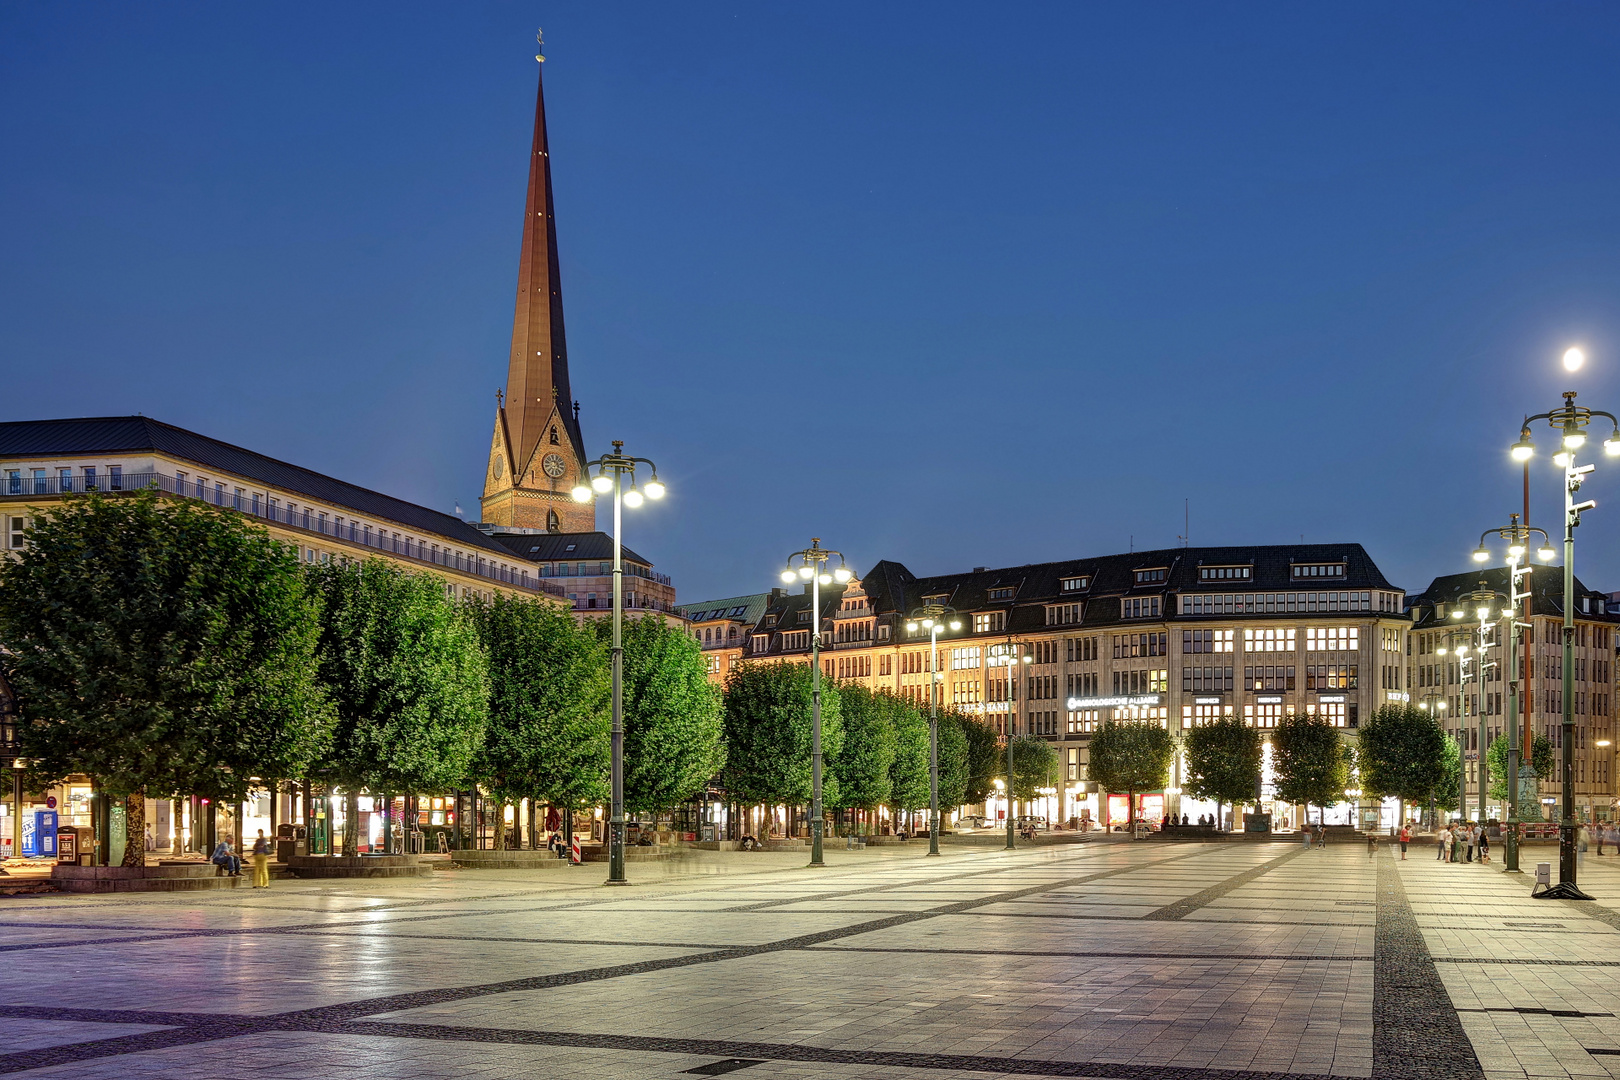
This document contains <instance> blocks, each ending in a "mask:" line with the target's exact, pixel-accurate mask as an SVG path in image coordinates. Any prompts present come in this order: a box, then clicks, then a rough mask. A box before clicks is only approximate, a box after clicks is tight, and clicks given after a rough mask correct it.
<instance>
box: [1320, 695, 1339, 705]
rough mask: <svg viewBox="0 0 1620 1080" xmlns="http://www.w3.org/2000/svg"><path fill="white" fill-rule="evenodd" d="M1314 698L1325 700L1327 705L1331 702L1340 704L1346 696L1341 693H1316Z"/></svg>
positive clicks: (1331, 703)
mask: <svg viewBox="0 0 1620 1080" xmlns="http://www.w3.org/2000/svg"><path fill="white" fill-rule="evenodd" d="M1316 700H1317V701H1322V702H1326V703H1327V704H1329V705H1333V704H1341V705H1342V704H1343V703H1344V702H1345V700H1346V698H1345V696H1344V695H1343V694H1318V695H1316Z"/></svg>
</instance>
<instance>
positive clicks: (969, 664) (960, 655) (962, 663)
mask: <svg viewBox="0 0 1620 1080" xmlns="http://www.w3.org/2000/svg"><path fill="white" fill-rule="evenodd" d="M980 656H981V651H980V649H979V647H978V646H977V645H975V646H974V647H972V648H971V649H952V650H951V668H952V670H955V671H961V670H963V669H966V668H979V667H982V666H984V665H983V663H982V661H981V660H980Z"/></svg>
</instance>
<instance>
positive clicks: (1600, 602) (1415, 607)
mask: <svg viewBox="0 0 1620 1080" xmlns="http://www.w3.org/2000/svg"><path fill="white" fill-rule="evenodd" d="M1481 581H1484V582H1485V591H1486V592H1495V593H1500V594H1502V595H1503V596H1506V595H1507V592H1508V572H1507V567H1505V566H1493V567H1490V568H1489V569H1484V570H1470V571H1468V572H1467V573H1463V574H1447V575H1446V576H1444V577H1437V578H1435V579H1434V580H1433V581H1432V582H1430V583H1429V587H1428V588H1427V589H1425V590H1424V591H1423V592H1421V593H1418V594H1416V595H1414V596H1408V597H1407V598H1406V606H1407V610H1408V611H1410V612H1411V614H1412V616H1413V620H1412V628H1413V629H1414V630H1432V629H1434V628H1436V627H1439V626H1457V625H1460V624H1463V623H1468V622H1470V621H1471V618H1464V619H1453V618H1451V617H1450V616H1451V611H1452V605H1453V604H1455V603H1456V602H1457V598H1458V597H1460V596H1462V595H1464V594H1465V593H1471V592H1473V591H1475V590H1476V589H1479V587H1480V582H1481ZM1575 596H1576V606H1575V617H1576V618H1577V619H1590V620H1594V621H1598V622H1609V623H1620V613H1616V614H1610V613H1609V604H1608V599H1609V597H1608V594H1607V593H1601V592H1598V591H1596V590H1594V589H1588V588H1587V587H1586V586H1585V585H1582V584H1581V579H1580V578H1578V577H1577V578H1576V579H1575ZM1582 597H1587V598H1589V599H1590V600H1591V610H1590V611H1582V610H1581V608H1580V598H1582ZM1530 599H1531V606H1530V610H1531V612H1532V613H1534V614H1536V615H1553V616H1558V617H1560V618H1561V617H1562V616H1563V614H1564V570H1563V567H1560V566H1536V565H1532V566H1531V568H1530ZM1440 604H1445V605H1446V613H1445V615H1444V616H1440V617H1438V618H1437V617H1436V611H1437V609H1438V605H1440Z"/></svg>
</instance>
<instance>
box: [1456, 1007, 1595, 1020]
mask: <svg viewBox="0 0 1620 1080" xmlns="http://www.w3.org/2000/svg"><path fill="white" fill-rule="evenodd" d="M1457 1011H1458V1012H1483V1013H1529V1014H1531V1015H1534V1016H1564V1017H1575V1018H1576V1019H1579V1018H1581V1017H1587V1016H1613V1015H1614V1013H1612V1012H1581V1011H1580V1010H1579V1009H1543V1008H1540V1007H1538V1006H1534V1005H1487V1006H1485V1007H1484V1008H1480V1009H1458V1010H1457Z"/></svg>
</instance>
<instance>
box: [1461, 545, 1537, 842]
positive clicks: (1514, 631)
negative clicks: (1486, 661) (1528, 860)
mask: <svg viewBox="0 0 1620 1080" xmlns="http://www.w3.org/2000/svg"><path fill="white" fill-rule="evenodd" d="M1532 533H1540V534H1541V546H1540V547H1539V548H1537V549H1536V557H1537V558H1538V559H1540V560H1541V561H1542V562H1551V561H1552V560H1553V559H1554V558H1555V557H1556V556H1557V552H1555V551H1554V550H1553V546H1552V538H1551V537H1549V536H1548V535H1547V533H1546V530H1544V529H1537V528H1532V527H1531V526H1529V525H1521V524H1519V515H1518V514H1509V515H1508V524H1507V525H1506V526H1499V527H1497V528H1495V529H1486V530H1485V531H1484V532H1482V533H1480V534H1479V547H1477V548H1475V549H1474V561H1475V562H1489V561H1490V557H1491V553H1490V549H1489V548H1487V547H1486V546H1485V539H1486V537H1489V536H1496V537H1500V538H1501V539H1503V540H1506V541H1507V570H1508V602H1507V603H1506V604H1504V605H1503V606H1502V626H1503V630H1504V634H1503V637H1502V641H1501V644H1502V650H1503V651H1502V660H1501V661H1500V662H1501V663H1502V664H1503V670H1504V672H1505V674H1506V676H1507V679H1506V681H1507V694H1508V707H1507V712H1506V716H1507V718H1508V722H1507V724H1506V725H1504V726H1505V727H1506V728H1507V732H1508V751H1507V788H1508V804H1507V834H1506V835H1505V836H1504V837H1503V838H1502V852H1503V855H1502V859H1503V865H1502V869H1503V871H1504V872H1505V873H1509V874H1517V873H1520V870H1519V800H1520V799H1521V798H1523V797H1524V792H1525V790H1526V786H1525V774H1526V773H1528V774H1529V775H1530V776H1531V777H1534V776H1535V769H1534V768H1532V767H1530V766H1528V765H1526V764H1525V763H1524V761H1523V753H1522V751H1521V749H1520V746H1519V716H1520V703H1521V702H1522V703H1523V709H1524V712H1525V713H1526V714H1528V713H1529V708H1530V695H1529V692H1528V687H1525V688H1524V690H1523V691H1522V692H1521V689H1520V682H1521V681H1522V680H1523V679H1524V677H1525V666H1524V662H1523V661H1524V658H1523V656H1522V655H1521V654H1520V652H1519V641H1520V638H1521V637H1522V636H1523V634H1524V631H1525V630H1527V629H1529V627H1530V623H1529V622H1528V621H1524V620H1521V619H1519V618H1518V617H1517V615H1518V610H1519V603H1520V601H1523V600H1526V599H1528V598H1529V596H1530V593H1531V589H1530V577H1531V573H1530V571H1531V567H1530V565H1529V562H1528V560H1526V558H1525V556H1526V555H1527V554H1528V553H1529V549H1530V535H1531V534H1532ZM1521 582H1522V583H1523V589H1522V591H1521V588H1520V584H1521ZM1480 618H1481V620H1483V619H1484V615H1483V614H1482V615H1481V616H1480Z"/></svg>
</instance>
